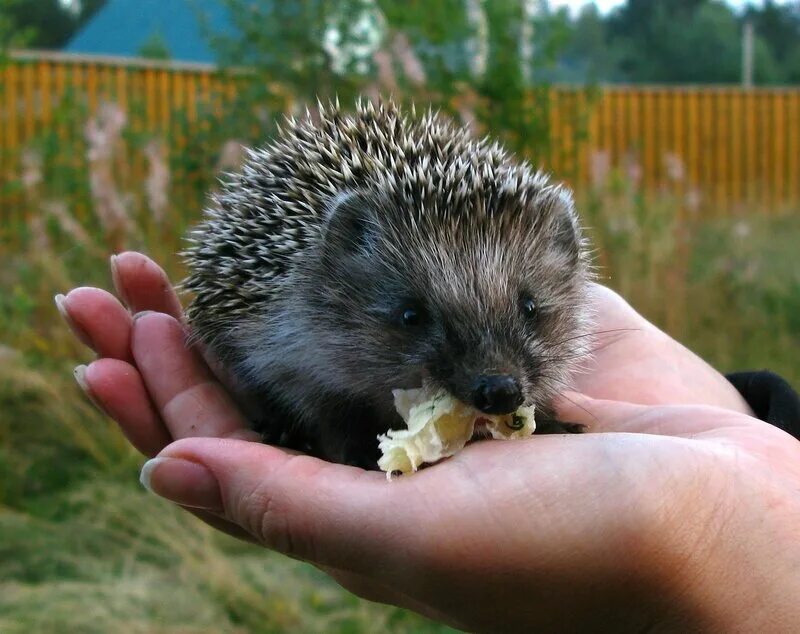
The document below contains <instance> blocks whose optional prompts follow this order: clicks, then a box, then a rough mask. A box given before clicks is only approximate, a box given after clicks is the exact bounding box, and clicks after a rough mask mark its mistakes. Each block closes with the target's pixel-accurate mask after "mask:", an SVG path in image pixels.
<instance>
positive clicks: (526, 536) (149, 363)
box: [58, 253, 800, 631]
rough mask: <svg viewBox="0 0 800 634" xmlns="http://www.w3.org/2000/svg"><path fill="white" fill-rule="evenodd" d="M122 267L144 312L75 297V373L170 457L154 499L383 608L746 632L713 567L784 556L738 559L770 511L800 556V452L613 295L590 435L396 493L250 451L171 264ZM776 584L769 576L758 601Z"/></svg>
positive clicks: (591, 374)
mask: <svg viewBox="0 0 800 634" xmlns="http://www.w3.org/2000/svg"><path fill="white" fill-rule="evenodd" d="M113 273H114V280H115V285H116V287H117V292H118V294H119V295H120V297H121V298H122V299H123V301H124V302H125V304H126V306H127V308H126V307H124V306H123V305H122V304H121V303H120V302H119V301H118V300H117V299H116V298H115V297H114V296H112V295H111V294H109V293H107V292H106V291H103V290H100V289H91V288H81V289H75V290H73V291H71V292H70V293H69V294H68V295H67V296H66V297H64V298H60V299H59V300H58V303H59V305H60V308H61V310H62V313H64V314H65V315H66V316H67V318H68V321H69V322H70V325H71V327H72V328H73V331H74V332H76V334H77V335H78V336H79V337H80V338H81V339H82V340H83V341H84V343H86V344H87V345H89V346H90V347H91V348H93V349H94V350H95V351H96V352H97V354H98V356H99V358H98V360H96V361H94V362H93V363H92V364H90V365H89V366H88V367H85V368H79V369H78V371H77V373H76V374H77V376H78V379H79V381H80V382H81V384H82V386H83V387H84V389H85V390H86V391H87V394H89V396H90V397H91V398H92V399H93V400H94V401H95V402H96V403H97V404H98V406H99V407H101V408H102V409H103V410H104V411H105V412H107V413H108V415H109V416H111V417H112V418H113V419H115V420H116V421H117V422H118V423H119V425H120V427H121V428H122V430H123V431H124V432H125V433H126V435H127V436H128V438H129V439H130V440H131V442H132V443H133V444H134V445H135V446H136V447H137V448H138V449H139V450H140V451H142V453H144V454H145V455H148V456H154V455H156V454H158V456H159V457H158V459H157V460H156V461H154V462H151V463H150V464H149V466H148V468H147V469H146V479H147V480H148V482H149V485H150V486H151V487H152V488H153V489H154V490H155V491H156V492H157V493H159V494H161V495H163V496H164V497H167V498H169V499H171V500H173V501H175V502H177V503H179V504H182V505H184V506H186V507H189V508H192V509H193V510H194V512H195V513H197V514H198V515H200V516H201V517H202V518H203V519H205V520H206V521H208V522H209V523H211V524H213V525H215V526H217V527H219V528H221V529H222V530H226V531H228V532H230V533H233V534H235V535H238V536H241V537H244V538H247V539H251V540H254V541H257V542H259V543H261V544H263V545H265V546H267V547H269V548H273V549H275V550H278V551H281V552H284V553H286V554H288V555H290V556H293V557H297V558H300V559H304V560H307V561H310V562H312V563H314V564H315V565H317V566H319V567H320V568H322V569H324V570H326V571H327V572H329V573H330V574H331V575H332V576H333V577H335V578H336V579H337V580H338V581H339V582H340V583H342V585H344V586H345V587H347V588H349V589H351V590H352V591H353V592H355V593H356V594H359V595H360V596H363V597H365V598H368V599H372V600H378V601H384V602H391V603H393V604H396V605H400V606H403V607H407V608H410V609H413V610H416V611H418V612H420V613H422V614H425V615H427V616H430V617H433V618H436V619H438V620H441V621H443V622H447V623H450V624H452V625H455V626H458V627H462V628H466V629H470V630H483V631H491V630H501V631H509V630H514V631H516V630H530V629H534V628H537V627H538V628H542V629H559V630H560V631H567V630H572V629H581V628H587V627H588V628H591V627H592V624H593V623H594V624H595V625H596V623H597V622H598V621H597V620H598V619H605V620H604V621H603V622H604V627H606V628H611V629H616V630H626V629H643V628H644V627H649V626H652V624H653V623H660V624H667V625H670V624H672V625H674V626H675V627H678V626H679V625H680V624H681V623H697V622H699V621H698V619H706V620H708V621H709V622H712V621H714V620H715V619H725V618H730V610H722V609H720V610H719V612H720V614H719V615H718V614H717V613H716V611H715V606H719V605H721V604H722V603H724V602H723V601H722V598H720V597H721V596H722V593H723V589H721V588H719V587H718V584H715V583H712V582H711V581H710V580H712V579H713V578H714V577H713V573H714V570H715V566H717V565H719V566H722V565H723V564H722V563H719V564H717V562H728V563H729V564H730V563H731V562H732V561H733V558H737V559H736V561H735V564H736V565H737V566H744V567H745V568H742V569H745V570H746V569H749V568H752V567H753V566H763V565H764V561H768V560H769V553H766V552H761V553H759V555H758V558H757V559H758V561H750V560H749V557H750V555H748V553H742V552H740V551H739V549H737V548H735V547H734V546H735V544H736V543H737V542H736V540H735V539H734V538H735V537H736V535H740V534H743V533H744V532H746V531H748V530H750V529H752V528H754V527H752V526H749V525H748V522H751V521H752V518H753V517H758V518H759V519H760V521H761V522H762V527H761V528H762V529H763V524H764V523H766V524H769V529H770V534H771V535H772V536H773V537H774V540H775V542H776V544H777V545H778V546H780V545H781V543H782V542H784V541H785V542H787V543H788V542H790V541H791V540H794V541H795V542H796V541H797V537H798V535H797V530H796V529H795V526H796V525H797V523H795V524H794V525H790V523H787V522H785V521H784V520H783V518H782V516H776V517H775V518H774V519H773V516H772V515H771V514H770V513H769V509H770V508H773V507H774V505H775V504H781V503H782V502H783V501H784V500H785V499H788V498H789V497H792V496H794V491H795V490H798V489H800V467H798V466H796V465H800V445H798V443H796V442H795V441H794V440H793V439H791V438H790V437H789V436H787V435H786V434H784V433H783V432H781V431H779V430H777V429H774V428H772V427H770V426H768V425H766V424H765V423H761V422H759V421H757V420H755V419H754V418H752V417H751V416H749V414H750V410H749V408H748V406H747V404H746V403H745V402H744V401H743V399H742V398H741V397H740V396H739V394H738V392H736V391H735V390H734V389H733V387H732V386H730V384H729V383H728V382H727V381H726V380H725V379H724V377H722V376H721V375H719V373H717V372H716V371H714V370H713V369H712V368H710V367H709V366H708V365H707V364H705V362H703V361H702V360H700V359H699V358H698V357H696V356H695V355H693V354H692V353H691V352H689V351H688V350H686V349H685V348H683V347H682V346H680V344H678V343H676V342H675V341H673V340H672V339H670V338H669V337H667V336H666V335H665V334H663V333H661V332H660V331H659V330H658V329H656V328H655V327H654V326H652V325H651V324H649V323H648V322H647V321H646V320H644V319H643V318H642V317H641V316H639V315H638V314H637V313H636V312H635V311H633V309H631V308H630V307H629V306H628V305H627V304H626V303H625V302H624V301H623V300H622V299H621V298H620V297H619V296H617V295H616V294H614V293H612V292H611V291H609V290H607V289H604V288H602V287H599V286H595V287H593V288H592V296H593V304H594V307H595V309H596V312H597V315H598V318H597V322H598V323H597V331H598V332H599V333H600V332H602V333H604V334H600V335H598V339H597V346H596V347H597V352H596V355H595V359H594V361H593V362H592V364H591V366H590V367H589V369H588V371H587V372H585V373H584V374H582V375H581V376H580V377H578V378H577V381H576V388H577V389H578V390H579V392H580V393H571V394H567V395H564V398H563V399H562V400H561V401H560V402H559V403H558V413H559V416H560V418H561V419H562V420H570V421H573V422H579V423H583V424H584V425H586V426H587V427H588V429H589V431H590V432H592V433H588V434H584V435H579V436H563V437H562V436H550V437H534V438H531V439H529V440H526V441H519V442H482V443H477V444H474V445H471V446H470V447H468V448H467V449H466V450H465V451H463V452H462V453H460V454H459V455H457V456H456V457H454V458H452V459H450V460H448V461H446V462H444V463H442V464H440V465H437V466H435V467H433V468H430V469H426V470H423V471H422V472H420V473H418V474H416V475H414V476H412V477H405V478H400V479H399V480H397V481H395V482H392V483H387V482H386V481H385V479H384V478H383V476H382V474H379V473H372V472H364V471H361V470H359V469H355V468H353V467H346V466H341V465H333V464H328V463H325V462H322V461H319V460H317V459H314V458H310V457H307V456H301V455H296V454H292V453H290V452H286V451H283V450H281V449H277V448H273V447H269V446H266V445H263V444H260V443H255V442H250V441H252V440H254V439H256V437H255V435H254V434H253V433H252V432H249V431H248V430H247V425H246V421H245V419H244V417H243V416H242V414H241V413H240V411H239V410H238V408H237V407H236V405H235V403H234V402H233V400H232V399H231V397H230V395H229V393H228V392H227V391H226V390H225V388H224V387H223V386H222V384H221V383H220V382H219V380H218V379H217V375H215V373H213V372H212V371H211V370H210V369H209V367H208V365H207V364H206V363H205V361H204V360H203V359H202V357H201V355H200V354H199V353H198V352H197V351H196V350H192V349H188V348H187V347H186V346H185V332H184V328H183V326H182V324H181V321H180V320H181V318H182V310H181V307H180V304H179V302H178V300H177V298H176V296H175V294H174V292H173V290H172V287H171V285H170V283H169V280H167V278H166V276H165V274H164V273H163V271H162V270H161V269H160V268H159V267H158V266H157V265H156V264H155V263H154V262H152V261H151V260H149V259H148V258H146V257H145V256H143V255H140V254H135V253H126V254H122V255H120V256H118V257H117V258H115V260H114V264H113ZM142 311H153V312H145V313H143V312H142ZM132 314H134V315H136V316H135V318H134V317H132V316H131V315H132ZM619 401H626V402H619ZM765 487H766V488H767V489H768V490H769V492H770V495H767V496H765V495H764V489H765ZM770 552H771V551H770ZM790 564H791V562H783V563H782V562H780V561H778V562H771V565H772V567H773V569H774V568H775V567H776V566H777V567H779V566H780V565H787V566H788V565H790ZM698 570H702V571H703V574H702V575H699V574H698V573H697V571H698ZM706 577H707V579H706ZM731 587H734V588H735V589H736V591H737V592H739V593H740V594H741V596H740V597H739V598H740V599H741V600H742V601H745V600H746V599H747V591H746V589H745V588H740V587H739V586H737V585H735V584H733V585H732V586H728V587H727V588H725V589H724V590H725V591H728V592H730V589H731ZM687 588H692V589H695V588H696V590H697V591H696V592H695V593H691V592H689V591H688V590H687ZM769 591H770V588H769V579H765V580H763V582H762V584H761V585H760V587H759V592H760V593H761V595H760V596H761V597H762V598H763V595H764V593H768V592H769ZM778 591H780V588H779V589H778V590H776V592H778ZM782 591H783V592H785V588H784V589H783V590H782ZM725 596H727V595H725ZM737 596H739V595H737ZM686 597H693V598H696V597H704V600H703V601H702V602H701V603H702V606H700V605H695V604H694V603H695V601H694V599H693V600H688V599H687V598H686ZM722 612H724V614H722ZM698 615H700V616H698ZM774 616H775V615H774V614H773V615H772V617H774ZM749 618H751V619H753V625H763V624H764V621H763V619H762V620H761V621H759V620H758V618H759V615H758V613H756V612H751V616H750V617H749ZM764 618H766V617H764ZM714 622H717V623H718V622H719V620H717V621H714Z"/></svg>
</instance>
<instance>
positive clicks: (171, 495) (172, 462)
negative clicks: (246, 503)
mask: <svg viewBox="0 0 800 634" xmlns="http://www.w3.org/2000/svg"><path fill="white" fill-rule="evenodd" d="M139 482H141V483H142V486H143V487H144V488H145V489H147V490H148V491H150V493H154V494H155V495H158V496H159V497H162V498H164V499H166V500H169V501H170V502H175V503H176V504H180V505H181V506H188V507H190V508H195V509H203V510H206V511H214V512H221V511H222V495H221V494H220V491H219V483H218V482H217V479H216V478H215V477H214V474H213V473H212V472H211V471H210V470H209V469H208V468H206V467H205V466H204V465H201V464H199V463H197V462H192V461H191V460H183V459H182V458H161V457H159V458H153V459H151V460H148V461H147V462H145V463H144V466H142V471H141V473H140V474H139Z"/></svg>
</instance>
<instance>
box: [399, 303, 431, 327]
mask: <svg viewBox="0 0 800 634" xmlns="http://www.w3.org/2000/svg"><path fill="white" fill-rule="evenodd" d="M397 315H398V317H399V321H400V323H401V324H402V325H403V326H408V327H409V328H411V327H414V326H419V325H421V324H422V323H423V322H424V321H425V309H424V308H423V307H422V306H420V305H419V304H418V303H417V302H408V303H405V304H402V305H401V306H400V309H399V310H398V311H397Z"/></svg>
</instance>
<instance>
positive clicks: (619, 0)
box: [550, 0, 788, 11]
mask: <svg viewBox="0 0 800 634" xmlns="http://www.w3.org/2000/svg"><path fill="white" fill-rule="evenodd" d="M786 2H788V0H779V2H778V4H785V3H786ZM751 3H752V4H762V3H761V2H760V0H752V2H751ZM584 4H587V0H550V6H551V7H554V8H555V7H570V8H572V9H578V8H580V7H582V6H583V5H584ZM595 4H596V5H597V6H598V7H600V10H601V11H608V10H609V9H612V8H614V7H616V6H618V5H620V4H624V1H623V0H595ZM728 4H730V5H733V6H734V7H737V8H741V7H743V6H745V5H746V4H748V2H747V0H728Z"/></svg>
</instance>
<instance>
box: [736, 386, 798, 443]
mask: <svg viewBox="0 0 800 634" xmlns="http://www.w3.org/2000/svg"><path fill="white" fill-rule="evenodd" d="M726 378H727V379H728V380H729V381H730V382H731V383H733V386H734V387H735V388H736V389H737V390H739V393H740V394H741V395H742V396H743V397H744V400H746V401H747V403H748V404H749V405H750V407H752V408H753V411H754V412H755V414H756V416H757V417H758V418H759V419H761V420H763V421H766V422H768V423H770V424H772V425H775V427H778V428H780V429H782V430H783V431H785V432H788V433H790V434H791V435H792V436H794V437H795V438H797V439H800V396H798V395H797V392H795V391H794V390H793V389H792V386H791V385H789V384H788V383H787V382H786V381H785V380H783V379H782V378H781V377H779V376H778V375H777V374H775V373H774V372H769V371H767V370H762V371H760V372H736V373H734V374H729V375H727V377H726Z"/></svg>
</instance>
